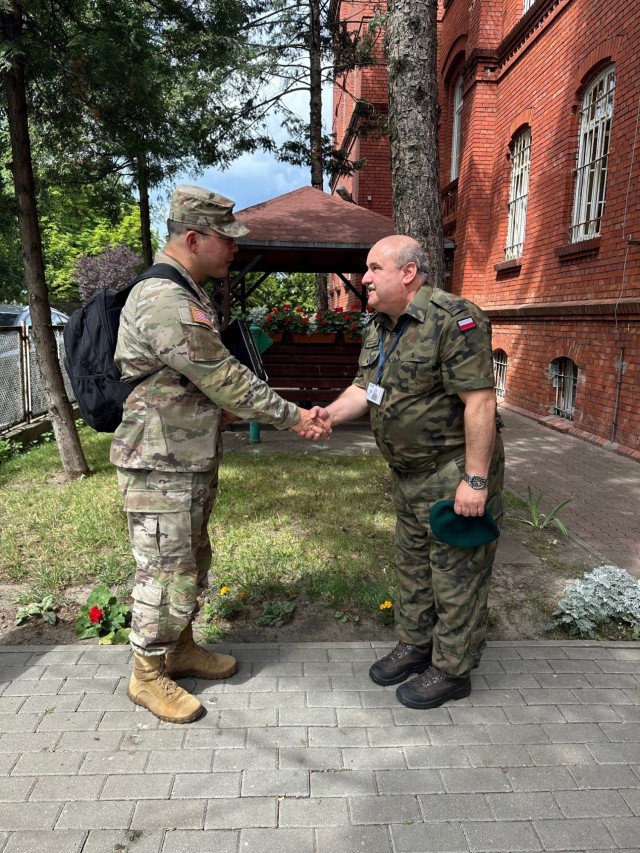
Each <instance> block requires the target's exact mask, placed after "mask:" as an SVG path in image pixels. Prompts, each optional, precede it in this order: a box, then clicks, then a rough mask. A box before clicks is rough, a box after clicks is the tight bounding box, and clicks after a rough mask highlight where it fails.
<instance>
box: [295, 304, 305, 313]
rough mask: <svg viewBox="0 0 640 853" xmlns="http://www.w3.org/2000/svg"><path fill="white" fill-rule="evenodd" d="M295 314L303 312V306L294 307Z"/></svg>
mask: <svg viewBox="0 0 640 853" xmlns="http://www.w3.org/2000/svg"><path fill="white" fill-rule="evenodd" d="M296 314H304V308H303V307H302V306H301V305H298V307H297V308H296Z"/></svg>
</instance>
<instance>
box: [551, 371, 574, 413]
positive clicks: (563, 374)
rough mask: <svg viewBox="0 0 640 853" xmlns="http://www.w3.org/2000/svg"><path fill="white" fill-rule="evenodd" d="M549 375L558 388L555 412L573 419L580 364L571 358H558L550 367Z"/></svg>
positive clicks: (554, 385)
mask: <svg viewBox="0 0 640 853" xmlns="http://www.w3.org/2000/svg"><path fill="white" fill-rule="evenodd" d="M549 376H550V377H551V381H552V382H553V387H554V388H555V389H556V401H555V404H554V406H553V414H554V415H558V417H560V418H565V420H568V421H572V420H573V412H574V408H575V402H576V391H577V389H578V365H577V364H576V363H575V361H572V359H570V358H556V359H555V360H554V361H552V362H551V365H550V367H549Z"/></svg>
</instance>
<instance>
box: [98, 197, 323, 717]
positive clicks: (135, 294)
mask: <svg viewBox="0 0 640 853" xmlns="http://www.w3.org/2000/svg"><path fill="white" fill-rule="evenodd" d="M233 204H234V203H233V201H231V200H230V199H227V198H225V197H224V196H220V195H218V194H217V193H213V192H210V191H209V190H205V189H201V188H199V187H193V186H189V185H181V186H179V187H178V188H177V190H176V191H175V193H174V194H173V197H172V201H171V209H170V213H169V222H168V230H169V241H168V243H167V246H166V248H165V250H164V253H161V254H160V255H159V256H158V257H157V258H156V261H158V262H160V263H166V264H170V265H172V266H173V267H175V268H176V269H177V270H178V271H179V272H180V273H181V274H182V276H184V277H185V278H186V280H187V282H188V283H189V285H190V286H191V288H192V291H193V292H191V291H188V290H186V289H185V288H184V287H182V286H181V285H179V284H175V283H174V282H172V281H170V280H168V279H163V278H150V279H146V280H144V281H141V282H140V283H138V284H137V285H136V286H135V287H134V289H133V290H132V291H131V294H130V295H129V297H128V299H127V302H126V304H125V306H124V309H123V311H122V314H121V318H120V328H119V334H118V342H117V347H116V354H115V356H116V363H117V364H118V367H119V368H120V370H121V373H122V377H123V379H138V378H140V377H144V379H143V380H142V381H141V382H140V383H139V384H138V385H136V387H135V388H134V390H133V391H132V392H131V394H130V395H129V397H128V398H127V400H126V402H125V406H124V417H123V420H122V423H121V424H120V426H119V427H118V429H117V430H116V432H115V435H114V439H113V443H112V446H111V461H112V462H113V464H114V465H116V467H117V472H118V482H119V485H120V489H121V490H122V493H123V495H124V505H125V510H126V512H127V517H128V523H129V535H130V540H131V547H132V551H133V554H134V557H135V560H136V565H137V571H136V577H135V583H134V587H133V614H132V629H131V635H130V640H131V646H132V648H133V651H134V653H135V656H134V674H133V675H132V679H131V683H130V685H129V696H130V698H131V699H132V701H134V702H136V703H137V704H141V705H143V706H144V707H146V708H148V709H149V710H151V711H152V713H154V714H156V716H158V717H160V718H161V719H165V720H170V721H172V722H189V721H191V720H192V719H196V718H197V717H198V716H199V715H200V714H201V713H202V710H203V709H202V706H201V705H200V703H199V702H198V700H197V699H196V698H195V697H193V696H190V695H189V694H188V693H186V692H185V691H184V690H182V689H181V688H180V687H178V686H177V685H176V684H175V683H174V681H173V680H172V677H173V678H179V677H186V676H193V677H200V678H225V677H227V676H229V675H232V674H233V673H234V672H235V671H236V667H237V664H236V661H235V660H234V658H232V657H231V656H230V655H216V654H211V653H209V652H207V651H206V650H205V649H202V648H201V647H200V646H197V645H196V644H195V643H194V641H193V633H192V630H191V622H192V620H193V617H194V614H195V612H196V607H197V597H198V594H199V593H200V592H201V591H202V590H203V589H204V588H205V587H206V585H207V573H208V569H209V565H210V563H211V544H210V541H209V535H208V532H207V526H208V521H209V517H210V514H211V510H212V507H213V503H214V501H215V497H216V490H217V482H218V462H219V459H220V455H221V443H220V438H219V426H220V422H221V419H222V418H223V417H229V414H228V413H230V416H235V417H239V418H246V419H249V418H250V419H253V420H257V421H260V422H261V423H266V424H273V425H274V426H275V427H276V428H278V429H287V428H289V429H293V430H294V431H296V432H299V433H306V432H308V428H309V425H311V429H312V431H315V434H316V436H318V435H320V434H321V433H322V430H321V429H320V428H319V427H318V426H317V425H316V426H314V424H313V423H312V421H311V419H310V418H309V414H308V412H306V411H305V410H303V409H299V408H298V406H296V405H294V404H293V403H289V402H287V401H286V400H283V399H282V398H281V397H279V396H278V395H277V394H276V393H275V392H274V391H272V390H271V389H270V388H269V386H268V385H267V384H266V383H264V382H262V381H261V380H259V379H258V378H257V377H256V376H255V375H254V374H253V373H252V372H251V371H250V370H249V369H248V368H246V367H244V366H242V365H241V364H240V363H239V362H238V361H237V360H236V359H235V358H233V357H232V356H231V355H230V353H229V352H228V350H227V349H225V347H224V346H223V344H222V342H221V339H220V332H219V327H218V319H217V316H216V312H215V310H214V307H213V305H212V303H211V301H210V300H209V297H208V296H207V294H206V293H205V291H204V290H203V289H202V287H201V282H202V280H203V279H204V278H205V277H208V276H210V277H214V278H222V277H224V275H226V273H227V270H228V268H229V264H230V263H231V261H232V260H233V256H234V255H235V253H236V252H237V245H236V243H235V238H236V237H239V236H242V235H244V234H246V233H248V229H247V228H245V227H244V226H243V225H242V224H241V223H240V222H238V221H237V220H236V219H235V217H234V216H233Z"/></svg>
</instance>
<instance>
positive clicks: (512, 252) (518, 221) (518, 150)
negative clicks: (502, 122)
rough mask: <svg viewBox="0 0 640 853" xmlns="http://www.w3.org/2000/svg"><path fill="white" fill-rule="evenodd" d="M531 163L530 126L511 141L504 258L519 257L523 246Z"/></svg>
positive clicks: (508, 259)
mask: <svg viewBox="0 0 640 853" xmlns="http://www.w3.org/2000/svg"><path fill="white" fill-rule="evenodd" d="M530 163H531V128H529V127H525V128H524V129H523V130H522V131H521V132H520V133H519V134H518V135H517V137H516V139H515V142H514V143H513V153H512V156H511V187H510V189H509V204H508V210H509V222H508V225H507V245H506V246H505V250H504V257H505V260H507V261H510V260H512V259H513V258H519V257H520V256H521V255H522V250H523V247H524V232H525V227H526V224H527V200H528V198H529V166H530Z"/></svg>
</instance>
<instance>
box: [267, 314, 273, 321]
mask: <svg viewBox="0 0 640 853" xmlns="http://www.w3.org/2000/svg"><path fill="white" fill-rule="evenodd" d="M265 320H266V321H267V323H270V322H271V321H272V320H273V314H267V316H266V317H265Z"/></svg>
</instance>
